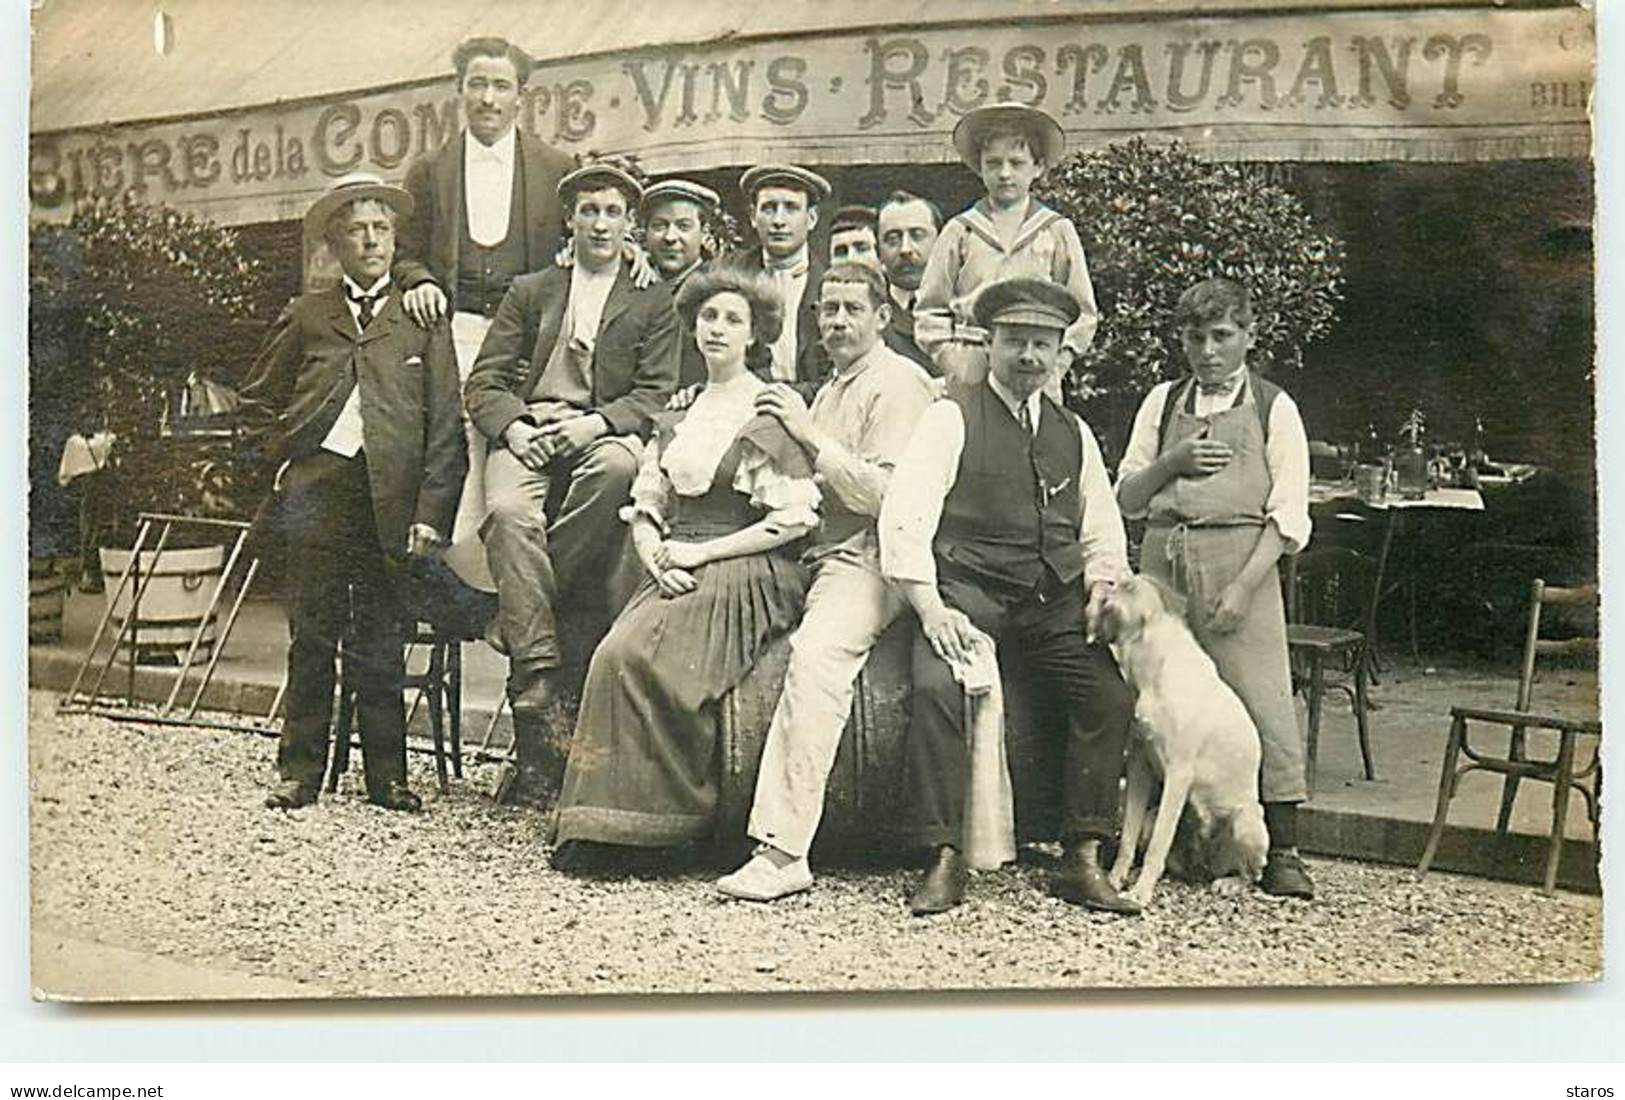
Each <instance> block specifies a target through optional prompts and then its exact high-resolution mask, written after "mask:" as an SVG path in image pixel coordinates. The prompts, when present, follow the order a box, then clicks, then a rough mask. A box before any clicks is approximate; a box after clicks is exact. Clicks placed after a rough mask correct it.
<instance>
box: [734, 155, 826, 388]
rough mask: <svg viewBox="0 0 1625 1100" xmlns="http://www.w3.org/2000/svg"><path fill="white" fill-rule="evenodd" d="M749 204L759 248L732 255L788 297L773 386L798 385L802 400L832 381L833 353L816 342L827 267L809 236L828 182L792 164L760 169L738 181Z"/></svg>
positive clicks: (771, 368)
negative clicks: (820, 285)
mask: <svg viewBox="0 0 1625 1100" xmlns="http://www.w3.org/2000/svg"><path fill="white" fill-rule="evenodd" d="M739 189H740V190H741V191H743V192H744V194H745V199H746V201H747V202H749V203H750V222H751V227H752V228H753V229H754V230H755V231H756V240H757V245H758V246H757V247H755V248H742V249H740V250H738V251H736V252H734V253H731V254H730V256H729V258H728V259H729V262H731V263H737V264H739V265H741V266H743V267H745V268H748V269H749V270H752V271H765V272H767V274H768V275H770V276H772V278H773V282H774V284H775V285H776V286H777V287H778V288H779V292H780V294H781V295H782V296H783V298H784V331H783V332H782V333H781V334H780V336H779V340H778V342H777V343H775V344H774V346H773V360H772V363H771V365H770V366H769V368H768V369H767V371H766V372H765V376H766V377H767V378H768V380H769V381H777V382H791V383H795V384H796V387H797V389H798V390H801V391H803V396H805V397H808V398H809V399H810V397H811V394H812V391H813V390H815V389H817V387H818V386H819V385H820V384H821V383H822V382H823V381H824V379H825V378H828V377H829V373H830V362H829V352H827V351H825V350H824V345H823V344H822V343H821V342H820V341H819V339H818V303H817V302H816V301H815V299H816V297H817V295H816V294H815V292H814V291H813V289H812V288H814V287H817V286H818V281H819V279H821V278H823V275H824V270H825V269H826V268H827V267H828V266H829V265H828V264H827V263H826V262H825V259H824V257H822V256H817V255H814V254H813V252H812V249H811V248H810V247H809V246H808V237H809V236H810V235H811V234H812V231H813V228H814V227H815V226H816V225H817V224H818V205H819V203H822V202H824V201H825V200H826V199H828V198H829V196H830V194H831V190H832V189H831V188H830V185H829V181H828V180H826V179H825V178H824V177H823V176H820V175H819V174H818V173H817V172H812V171H809V170H808V169H806V168H802V167H800V166H799V165H794V164H758V165H757V166H756V167H754V168H750V169H748V170H746V172H745V174H744V175H743V176H741V177H740V178H739Z"/></svg>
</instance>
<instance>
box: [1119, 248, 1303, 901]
mask: <svg viewBox="0 0 1625 1100" xmlns="http://www.w3.org/2000/svg"><path fill="white" fill-rule="evenodd" d="M1253 321H1254V317H1253V308H1252V298H1251V295H1250V294H1249V293H1248V291H1247V289H1246V288H1245V287H1243V286H1241V285H1240V284H1238V283H1235V282H1232V281H1231V280H1229V279H1208V280H1206V281H1205V282H1201V283H1198V284H1196V285H1195V286H1193V287H1191V288H1190V289H1188V290H1187V291H1185V293H1184V294H1183V295H1181V296H1180V299H1179V304H1178V306H1177V307H1176V308H1175V311H1174V324H1175V327H1176V329H1177V331H1178V332H1179V336H1180V341H1181V343H1182V344H1183V346H1184V351H1185V358H1186V361H1187V363H1188V364H1189V366H1190V370H1191V374H1190V375H1189V376H1188V377H1186V378H1183V379H1180V380H1178V381H1174V382H1164V383H1161V384H1160V385H1158V386H1156V387H1155V388H1154V389H1152V391H1151V392H1150V393H1149V394H1147V395H1146V399H1145V402H1144V403H1143V404H1142V405H1141V406H1140V411H1139V413H1138V414H1136V416H1135V418H1134V428H1133V432H1132V434H1131V435H1130V437H1129V444H1128V450H1127V452H1126V453H1125V454H1124V456H1123V462H1122V465H1121V466H1120V467H1119V469H1118V480H1117V499H1118V503H1119V504H1120V505H1121V507H1122V510H1123V514H1124V516H1126V517H1130V518H1136V519H1138V518H1142V517H1143V518H1144V519H1145V520H1146V532H1145V541H1144V543H1143V545H1142V547H1141V554H1140V570H1141V572H1143V573H1146V574H1148V575H1150V576H1152V577H1155V578H1156V579H1158V580H1160V581H1163V582H1165V583H1166V584H1168V585H1169V586H1170V587H1171V588H1173V589H1174V590H1175V591H1177V592H1179V593H1180V594H1182V595H1183V596H1184V597H1185V598H1186V599H1187V601H1188V609H1187V612H1186V616H1187V618H1188V620H1189V622H1190V625H1191V629H1192V630H1193V631H1194V633H1195V634H1196V637H1197V640H1198V641H1200V642H1201V644H1202V647H1203V648H1204V649H1205V650H1207V652H1208V653H1209V655H1211V656H1212V658H1213V662H1214V664H1215V665H1217V666H1218V670H1219V675H1220V677H1222V678H1223V679H1224V681H1225V683H1227V684H1229V685H1230V687H1231V688H1232V689H1234V690H1235V692H1236V694H1237V695H1238V696H1240V697H1241V700H1242V702H1243V703H1244V704H1246V706H1247V710H1248V713H1249V714H1251V715H1252V718H1253V722H1254V723H1255V724H1256V725H1257V726H1258V735H1259V738H1260V739H1261V741H1262V742H1263V749H1264V759H1263V767H1262V771H1261V774H1260V776H1259V792H1260V799H1261V801H1262V802H1263V804H1264V820H1265V823H1266V824H1267V825H1268V827H1269V834H1270V852H1269V861H1268V864H1267V865H1266V866H1265V868H1264V876H1263V880H1262V883H1261V885H1262V887H1263V889H1264V891H1265V892H1266V893H1269V894H1274V895H1278V896H1283V897H1299V898H1309V897H1313V896H1314V884H1313V882H1312V881H1311V880H1310V878H1309V874H1308V871H1307V870H1306V869H1305V868H1304V865H1303V861H1302V859H1300V858H1299V856H1298V850H1297V835H1296V834H1297V808H1298V804H1299V803H1300V802H1302V801H1304V799H1305V798H1306V797H1307V796H1308V791H1307V789H1306V786H1305V780H1304V756H1303V741H1302V739H1301V738H1300V736H1299V733H1298V722H1297V714H1296V711H1295V710H1294V708H1293V705H1292V673H1291V669H1290V666H1289V662H1288V656H1287V643H1286V614H1285V611H1284V609H1283V607H1282V602H1281V586H1280V584H1279V583H1278V581H1277V579H1276V576H1277V575H1276V563H1277V561H1278V560H1279V559H1280V557H1281V555H1282V554H1293V553H1297V552H1298V551H1299V550H1301V549H1302V548H1303V547H1304V545H1305V544H1306V543H1307V542H1308V541H1309V442H1308V438H1307V436H1306V435H1305V433H1304V428H1303V420H1302V419H1301V418H1300V416H1299V415H1298V409H1297V405H1296V404H1295V403H1294V402H1293V400H1292V398H1290V397H1289V396H1287V395H1286V394H1285V393H1284V392H1282V390H1281V388H1280V387H1279V386H1276V385H1275V384H1273V383H1271V382H1269V381H1266V380H1265V379H1263V378H1261V377H1259V376H1258V375H1256V374H1254V373H1252V372H1251V371H1249V370H1248V369H1247V352H1248V351H1249V350H1250V349H1251V348H1252V346H1253V342H1254V336H1255V334H1254V328H1253Z"/></svg>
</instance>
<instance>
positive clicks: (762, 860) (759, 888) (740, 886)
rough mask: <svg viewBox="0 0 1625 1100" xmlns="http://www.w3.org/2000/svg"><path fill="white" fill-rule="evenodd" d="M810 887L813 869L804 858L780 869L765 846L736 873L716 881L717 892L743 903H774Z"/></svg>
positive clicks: (794, 860)
mask: <svg viewBox="0 0 1625 1100" xmlns="http://www.w3.org/2000/svg"><path fill="white" fill-rule="evenodd" d="M785 858H788V856H786V857H785ZM812 884H813V877H812V868H811V867H809V866H808V865H807V857H806V856H802V857H801V858H800V859H792V860H790V862H788V863H785V864H783V865H782V866H781V865H779V864H778V863H776V862H774V860H773V857H772V855H771V854H770V852H769V851H767V850H765V845H764V847H763V848H761V849H758V850H757V852H756V854H755V855H753V856H751V858H750V862H748V863H746V864H745V865H744V866H743V867H741V868H739V870H737V871H735V872H734V873H733V874H731V875H723V876H722V877H721V878H719V879H717V892H718V893H720V894H723V895H725V896H727V897H730V898H743V899H745V900H746V901H777V900H778V899H780V898H783V897H789V896H790V895H791V894H798V893H800V892H801V891H803V890H807V889H810V888H811V887H812Z"/></svg>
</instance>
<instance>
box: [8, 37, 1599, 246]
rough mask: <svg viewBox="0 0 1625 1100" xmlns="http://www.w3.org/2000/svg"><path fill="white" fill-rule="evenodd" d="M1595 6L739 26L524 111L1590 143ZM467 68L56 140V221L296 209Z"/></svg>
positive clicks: (47, 181)
mask: <svg viewBox="0 0 1625 1100" xmlns="http://www.w3.org/2000/svg"><path fill="white" fill-rule="evenodd" d="M1594 56H1595V43H1594V37H1593V25H1592V21H1591V17H1590V15H1589V13H1587V12H1585V11H1583V10H1581V9H1578V8H1560V9H1540V10H1514V11H1506V10H1494V11H1489V10H1482V9H1459V8H1441V9H1437V10H1420V11H1418V10H1400V11H1392V10H1390V11H1358V10H1337V11H1328V12H1322V13H1318V14H1292V15H1250V16H1240V17H1226V18H1179V19H1167V18H1150V17H1145V18H1137V19H1132V20H1122V21H1118V20H1111V21H1101V20H1094V19H1078V18H1073V19H1059V20H1042V19H1025V20H1008V21H999V22H997V23H992V24H982V25H977V26H963V25H961V26H932V27H929V28H908V27H900V28H888V29H883V30H878V31H864V32H861V33H831V34H828V35H820V36H796V37H788V38H763V39H757V40H750V41H728V42H722V43H716V44H711V45H706V46H698V47H687V46H685V47H671V48H659V49H645V50H637V51H632V52H622V53H611V54H600V55H597V56H593V57H590V58H584V59H578V60H572V61H565V62H557V63H548V64H545V65H543V66H541V67H539V68H538V70H537V71H536V73H535V74H534V75H533V77H532V79H531V82H530V85H529V87H528V89H527V92H526V97H525V101H524V105H523V108H522V111H521V115H520V126H521V127H522V129H523V130H524V132H525V133H527V134H532V135H535V136H537V137H540V138H541V139H543V140H545V141H548V142H550V143H552V144H554V145H556V146H558V147H560V148H562V149H565V150H567V151H570V152H574V153H582V154H586V153H621V154H626V153H631V154H636V155H637V157H638V158H639V159H640V161H641V162H642V163H643V165H644V166H645V167H646V168H647V169H648V170H650V171H651V172H653V173H656V174H658V173H663V172H670V171H677V170H699V169H705V168H712V167H720V166H725V165H738V164H748V163H751V162H754V161H761V160H769V159H773V160H796V161H802V162H806V163H809V164H818V165H842V164H907V163H931V162H940V161H951V160H953V159H954V155H953V152H952V149H951V147H950V144H949V142H948V134H949V132H950V131H951V130H952V129H953V125H954V123H955V121H957V120H958V118H959V117H960V116H961V115H962V114H963V113H964V112H965V111H968V110H970V109H971V108H973V107H976V106H978V105H980V104H983V103H988V102H999V101H1014V102H1021V103H1028V104H1033V105H1037V106H1041V107H1043V108H1044V109H1045V110H1047V111H1049V112H1050V113H1051V114H1053V115H1054V116H1055V117H1056V118H1057V119H1059V120H1060V121H1061V123H1062V125H1063V127H1065V129H1066V132H1067V138H1068V147H1069V148H1070V149H1090V148H1097V147H1099V146H1102V145H1105V144H1107V143H1110V142H1112V141H1116V140H1122V139H1126V138H1128V137H1132V136H1136V135H1139V136H1145V137H1147V138H1149V139H1151V140H1179V141H1183V142H1186V143H1187V144H1189V145H1190V146H1191V147H1192V148H1193V149H1195V150H1196V151H1197V152H1199V153H1201V154H1202V155H1206V156H1211V157H1215V158H1222V159H1236V160H1252V161H1258V160H1297V161H1369V160H1409V161H1483V160H1516V159H1527V158H1554V157H1556V158H1584V157H1588V156H1589V155H1590V148H1591V135H1590V125H1589V118H1588V108H1589V103H1590V95H1591V87H1592V79H1593V66H1594ZM459 124H460V123H459V117H458V100H457V96H456V89H455V87H454V84H453V81H452V78H451V77H450V75H447V76H446V77H445V78H443V79H439V80H434V81H429V82H423V83H416V84H411V85H406V86H396V87H391V88H387V89H381V90H377V91H373V92H367V93H361V94H342V95H334V96H330V97H319V98H315V99H307V100H302V101H298V102H287V103H279V104H274V105H268V106H264V107H259V108H250V109H244V110H238V111H230V112H221V113H215V114H210V115H206V116H194V117H189V118H177V119H171V120H159V121H153V122H143V123H132V124H123V125H116V126H108V127H99V128H88V129H76V130H63V131H56V132H50V133H36V134H34V135H33V136H32V139H31V162H30V187H29V192H30V200H31V207H32V210H33V213H34V214H35V216H37V217H47V218H49V217H63V216H66V214H67V213H68V212H69V211H70V210H71V208H72V204H73V203H74V201H76V200H79V199H84V198H90V197H112V196H116V195H120V194H123V193H127V192H131V193H135V194H137V195H139V196H141V197H143V198H146V199H149V200H155V201H163V202H166V203H169V204H171V205H174V206H176V207H179V208H182V209H188V210H192V211H194V212H197V213H200V214H204V215H206V216H209V217H212V218H214V219H215V220H217V221H219V222H222V223H226V224H239V223H245V222H257V221H271V220H281V219H287V218H295V217H298V216H299V215H300V213H301V212H302V211H303V210H304V208H305V207H306V205H308V203H309V202H310V201H311V200H312V199H313V198H314V197H315V196H316V195H317V194H319V193H320V192H321V191H322V190H323V189H324V188H325V186H326V185H327V183H328V181H330V180H331V179H333V178H335V177H337V176H340V175H343V174H345V173H347V172H352V171H358V170H371V171H375V172H378V173H381V174H383V175H384V176H386V177H391V178H399V177H400V176H402V175H404V173H405V170H406V166H407V164H408V162H409V161H410V159H411V158H412V157H414V156H415V155H417V154H418V153H421V152H423V151H425V150H427V149H431V148H434V147H435V146H436V145H438V144H439V143H440V142H441V141H443V140H445V138H446V137H447V136H449V135H450V134H452V133H453V132H455V130H456V128H457V127H458V126H459Z"/></svg>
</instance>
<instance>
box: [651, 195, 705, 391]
mask: <svg viewBox="0 0 1625 1100" xmlns="http://www.w3.org/2000/svg"><path fill="white" fill-rule="evenodd" d="M721 207H722V197H721V196H720V195H718V194H717V193H716V192H715V191H713V190H711V189H710V188H709V187H706V186H705V185H704V184H700V183H695V182H694V181H693V180H685V179H668V180H661V181H659V182H658V183H652V184H650V185H649V186H648V188H646V189H645V190H644V192H643V228H644V240H645V244H646V246H647V248H648V252H649V257H650V258H651V259H652V260H653V261H654V265H655V270H656V271H658V272H659V273H660V281H661V283H662V284H664V285H665V287H666V289H667V290H669V291H671V296H672V300H673V301H675V300H676V298H677V292H678V291H680V290H682V288H683V283H684V282H685V281H686V280H687V279H688V277H689V276H690V275H692V274H693V273H694V272H695V270H696V269H698V268H699V266H700V264H701V263H703V262H704V260H705V258H706V254H707V251H708V249H710V248H714V240H713V238H712V237H711V231H710V228H709V226H710V222H711V220H712V219H713V218H715V217H716V216H717V212H718V211H719V210H720V209H721ZM677 381H678V386H679V387H680V388H685V389H686V388H687V387H689V386H695V385H698V384H700V383H702V382H704V381H705V359H704V357H703V356H701V355H700V346H699V344H697V343H695V342H694V340H692V339H690V338H689V337H688V336H687V335H686V334H685V336H684V338H683V356H682V362H681V363H680V364H679V367H678V372H677Z"/></svg>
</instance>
